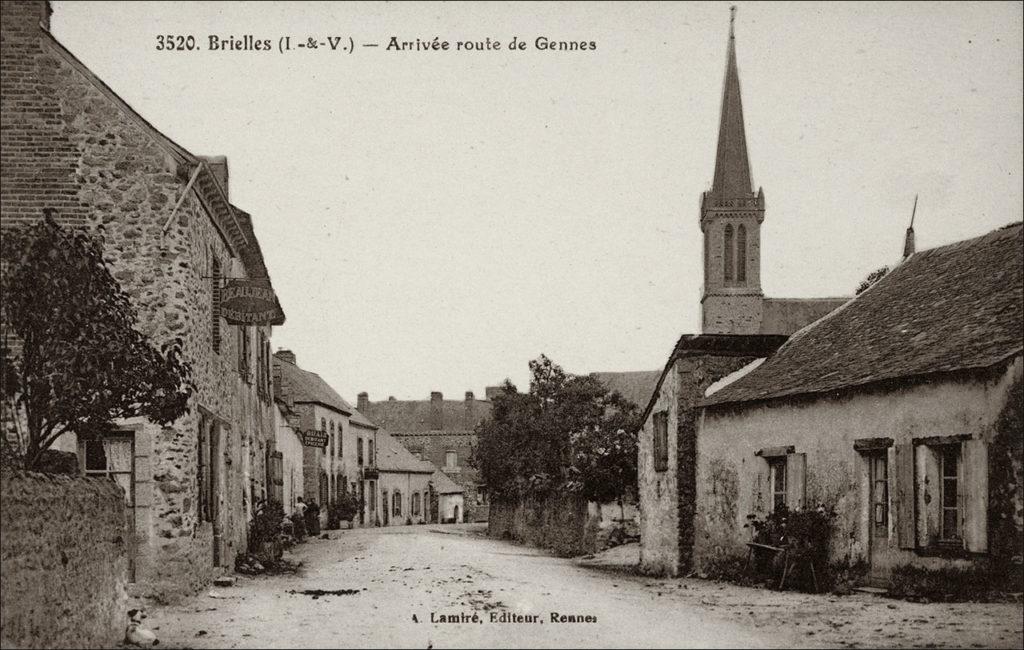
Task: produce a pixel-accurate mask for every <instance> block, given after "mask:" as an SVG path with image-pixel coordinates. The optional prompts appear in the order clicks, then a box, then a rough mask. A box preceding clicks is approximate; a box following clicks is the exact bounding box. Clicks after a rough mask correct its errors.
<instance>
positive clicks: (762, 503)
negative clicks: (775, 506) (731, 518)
mask: <svg viewBox="0 0 1024 650" xmlns="http://www.w3.org/2000/svg"><path fill="white" fill-rule="evenodd" d="M754 463H755V464H756V466H757V474H756V475H755V476H754V511H755V512H768V510H769V507H768V504H769V503H770V502H771V497H770V495H769V496H768V497H767V501H766V500H765V499H766V495H765V493H766V492H767V490H768V489H769V486H768V461H767V460H765V459H764V458H758V457H756V456H755V457H754Z"/></svg>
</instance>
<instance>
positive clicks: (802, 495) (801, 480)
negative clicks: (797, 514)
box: [786, 454, 807, 510]
mask: <svg viewBox="0 0 1024 650" xmlns="http://www.w3.org/2000/svg"><path fill="white" fill-rule="evenodd" d="M806 501H807V454H787V455H786V507H787V508H789V509H790V510H803V509H804V508H805V507H806V506H807V504H806Z"/></svg>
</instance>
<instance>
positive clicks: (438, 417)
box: [430, 390, 444, 431]
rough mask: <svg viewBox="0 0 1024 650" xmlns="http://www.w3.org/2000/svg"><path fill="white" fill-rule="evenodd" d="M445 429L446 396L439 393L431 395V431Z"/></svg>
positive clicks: (435, 392)
mask: <svg viewBox="0 0 1024 650" xmlns="http://www.w3.org/2000/svg"><path fill="white" fill-rule="evenodd" d="M441 429H444V395H442V394H441V393H440V392H438V391H436V390H435V391H434V392H432V393H431V394H430V430H431V431H440V430H441Z"/></svg>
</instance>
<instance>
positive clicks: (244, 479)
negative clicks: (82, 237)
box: [0, 1, 284, 599]
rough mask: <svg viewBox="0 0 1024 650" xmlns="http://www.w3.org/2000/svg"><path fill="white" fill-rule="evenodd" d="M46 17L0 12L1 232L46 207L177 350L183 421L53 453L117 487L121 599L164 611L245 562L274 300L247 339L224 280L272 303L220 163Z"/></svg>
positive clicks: (270, 430) (261, 488)
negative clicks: (148, 109)
mask: <svg viewBox="0 0 1024 650" xmlns="http://www.w3.org/2000/svg"><path fill="white" fill-rule="evenodd" d="M50 13H51V9H50V5H49V3H47V2H41V1H36V2H29V1H23V2H4V3H3V4H2V35H3V38H2V57H3V67H2V74H0V90H2V92H0V116H2V121H3V129H2V130H0V180H2V183H0V226H2V227H3V228H8V227H12V226H16V225H18V224H24V223H28V222H32V221H34V220H37V219H39V218H40V217H41V216H42V213H43V210H44V209H53V210H55V211H56V218H57V220H58V221H59V222H61V223H62V224H63V225H65V226H68V227H72V228H80V229H84V230H86V231H88V232H90V233H91V234H93V235H95V236H96V237H97V238H100V239H101V241H102V245H103V250H104V255H105V258H106V259H107V261H108V262H109V264H110V266H111V269H112V274H113V276H114V277H115V278H116V279H117V280H118V281H119V282H120V284H121V286H122V287H123V288H124V289H125V291H126V292H127V293H128V294H129V295H130V296H131V300H132V303H133V305H134V307H135V309H136V310H137V312H138V316H139V327H140V329H141V330H142V332H143V333H144V334H146V335H147V336H149V337H150V338H151V339H152V340H153V341H154V343H155V344H156V345H158V346H159V345H161V344H163V343H166V342H168V341H170V340H172V339H175V338H180V339H181V340H182V341H183V343H184V347H183V356H184V359H185V360H186V361H188V362H189V363H191V365H192V367H193V371H194V381H195V384H196V392H195V394H194V396H193V397H192V400H191V402H190V405H189V410H188V413H187V414H186V415H185V416H184V417H182V418H181V419H180V420H178V421H177V422H175V423H173V424H171V425H169V426H163V427H161V426H157V425H154V424H152V423H149V422H146V421H144V420H141V419H136V420H131V421H125V422H121V423H119V426H118V427H117V428H116V429H115V430H114V431H111V432H110V433H109V435H107V436H104V437H102V438H99V439H92V440H76V439H75V436H74V434H68V435H66V436H64V437H62V439H61V440H59V441H58V443H57V444H56V447H57V448H59V449H64V450H68V451H75V452H77V453H78V454H79V460H80V462H81V464H82V469H83V470H84V472H85V473H87V474H102V475H107V476H110V477H111V478H113V479H114V480H116V481H117V482H118V483H120V484H121V485H122V486H123V487H124V488H125V496H126V500H127V503H128V506H129V509H130V511H131V513H132V517H131V523H132V525H133V538H134V541H135V544H133V545H132V546H133V549H134V551H133V556H132V558H131V574H132V579H133V581H134V584H133V587H132V589H133V590H134V591H135V592H136V593H138V594H139V595H152V596H158V597H161V598H164V599H171V598H175V597H177V596H179V595H181V594H185V593H190V592H194V591H196V590H198V589H199V588H201V587H202V586H203V585H205V584H206V583H207V582H208V580H209V579H210V578H211V577H212V576H213V575H214V574H215V573H216V572H218V571H220V570H222V569H221V568H222V567H231V566H232V565H233V560H234V556H235V554H236V553H238V552H241V551H244V550H245V546H246V535H247V522H248V518H249V517H250V516H251V507H252V504H253V502H254V501H255V500H256V499H259V498H262V497H263V496H264V495H265V493H266V464H267V463H266V460H267V457H268V454H269V453H271V452H272V449H271V445H272V441H273V436H274V408H273V400H272V394H271V386H270V372H269V357H270V354H269V351H270V344H269V338H270V334H271V326H272V325H280V324H281V323H283V322H284V314H283V312H282V311H281V308H280V306H279V304H278V303H277V300H276V298H274V299H273V300H272V301H271V302H272V305H270V311H271V312H272V313H270V314H269V315H268V317H267V319H266V320H265V321H263V322H261V323H260V324H258V325H235V324H232V323H231V322H229V321H228V320H227V318H226V316H227V315H230V314H229V313H228V311H227V308H226V306H225V305H222V304H221V297H222V294H223V293H224V292H225V291H227V288H228V286H229V285H230V284H231V283H232V281H237V280H243V281H249V282H252V283H255V284H258V285H259V286H261V287H265V288H267V289H270V290H271V292H272V288H271V287H270V280H269V277H268V274H267V269H266V266H265V264H264V261H263V256H262V253H261V251H260V246H259V243H258V242H257V240H256V236H255V232H254V229H253V220H252V218H251V217H250V215H248V214H247V213H245V212H244V211H242V210H240V209H238V208H237V207H235V206H233V205H232V204H231V201H230V194H229V185H228V168H227V161H226V160H225V159H224V158H222V157H220V158H204V157H201V156H197V155H195V154H193V153H191V152H189V151H187V150H186V149H185V148H183V147H181V146H180V145H178V144H177V143H175V142H174V141H172V140H171V139H170V138H168V137H167V136H166V135H164V134H163V133H161V132H160V131H158V130H157V129H156V128H155V127H154V125H152V124H151V123H149V122H147V121H146V120H145V119H144V118H143V117H142V116H140V115H139V114H138V113H137V112H135V111H134V110H133V109H132V108H131V107H130V106H128V104H126V103H125V102H124V101H123V100H122V99H121V98H120V97H119V96H118V95H117V94H116V93H115V92H114V91H113V90H112V89H111V88H110V87H108V86H107V85H106V84H104V83H103V81H102V80H100V79H99V78H97V77H96V75H95V74H93V73H92V72H91V71H90V70H89V69H88V68H87V67H86V66H85V65H84V64H82V62H81V61H79V60H78V59H76V58H75V56H74V55H73V54H72V53H71V52H69V51H68V50H67V49H66V48H64V46H63V45H61V44H60V43H59V42H58V41H57V40H56V39H55V38H54V36H53V35H52V34H51V33H50V31H49V20H50ZM14 421H17V418H14Z"/></svg>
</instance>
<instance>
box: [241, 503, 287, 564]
mask: <svg viewBox="0 0 1024 650" xmlns="http://www.w3.org/2000/svg"><path fill="white" fill-rule="evenodd" d="M282 521H284V506H282V505H281V504H280V503H279V502H277V501H262V502H260V503H259V504H257V506H256V511H255V512H254V513H253V518H252V523H251V524H250V525H249V552H250V553H253V554H255V555H258V556H260V557H262V558H266V559H276V558H279V557H281V554H282V553H283V552H284V550H283V548H282V547H281V542H280V538H281V522H282Z"/></svg>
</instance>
